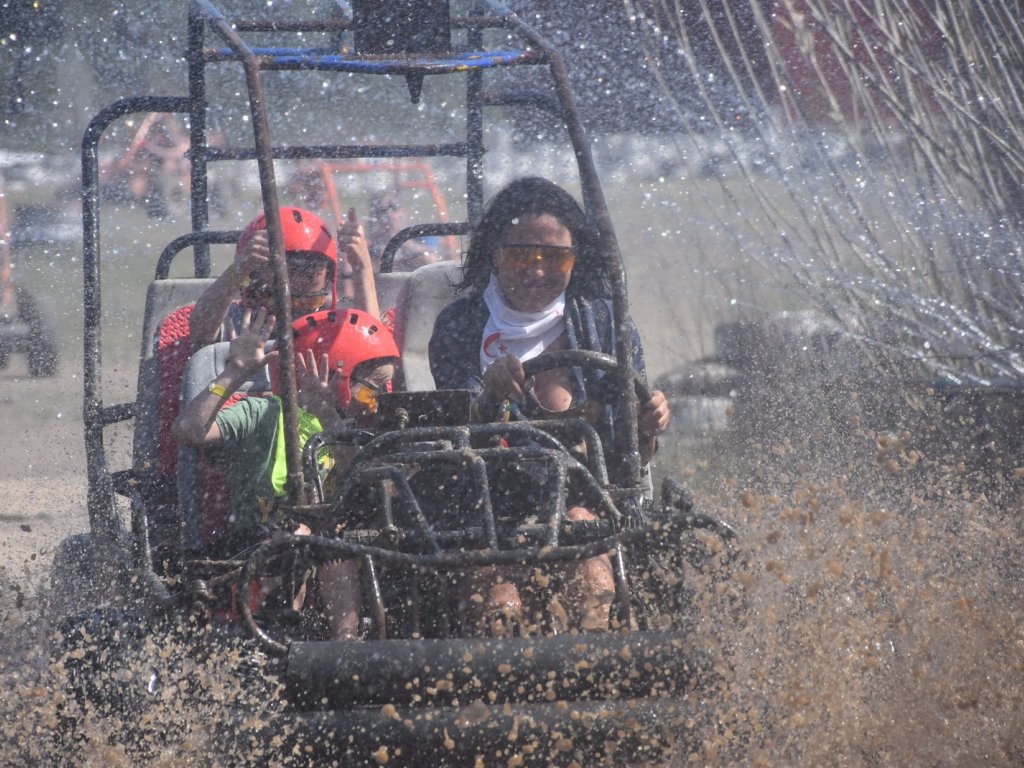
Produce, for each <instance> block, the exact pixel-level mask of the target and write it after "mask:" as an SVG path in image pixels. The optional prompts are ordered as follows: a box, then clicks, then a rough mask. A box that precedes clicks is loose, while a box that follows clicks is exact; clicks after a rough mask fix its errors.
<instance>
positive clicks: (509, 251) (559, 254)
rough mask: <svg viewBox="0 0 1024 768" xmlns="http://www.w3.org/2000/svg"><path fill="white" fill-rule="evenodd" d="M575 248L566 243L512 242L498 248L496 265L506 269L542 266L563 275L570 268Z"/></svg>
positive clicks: (574, 259) (574, 255)
mask: <svg viewBox="0 0 1024 768" xmlns="http://www.w3.org/2000/svg"><path fill="white" fill-rule="evenodd" d="M575 262H576V249H575V248H572V247H571V246H566V245H527V244H518V243H513V244H509V245H503V246H501V247H500V248H498V266H499V267H504V268H506V269H529V268H530V267H534V266H537V265H538V264H539V265H541V266H543V268H544V270H545V271H548V270H553V271H558V272H561V273H562V274H563V275H564V274H568V272H569V271H570V270H572V266H573V264H574V263H575Z"/></svg>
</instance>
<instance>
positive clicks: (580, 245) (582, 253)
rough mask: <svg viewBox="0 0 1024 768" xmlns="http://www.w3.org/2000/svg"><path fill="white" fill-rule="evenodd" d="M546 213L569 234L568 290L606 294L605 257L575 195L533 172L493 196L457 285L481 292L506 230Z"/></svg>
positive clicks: (473, 236) (578, 293)
mask: <svg viewBox="0 0 1024 768" xmlns="http://www.w3.org/2000/svg"><path fill="white" fill-rule="evenodd" d="M542 214H548V215H550V216H554V217H555V218H556V219H558V220H559V221H560V222H561V223H562V225H563V226H565V228H566V229H568V230H569V232H570V233H571V234H572V244H573V246H574V247H575V248H576V263H575V265H574V266H573V270H572V277H571V278H570V279H569V285H568V287H567V288H566V293H567V294H568V295H570V296H580V297H586V298H596V297H598V296H607V295H608V277H607V270H606V266H605V263H606V260H605V259H602V258H599V253H598V251H597V248H598V243H597V238H596V237H595V236H594V230H593V227H592V226H591V224H590V221H589V219H588V218H587V214H586V213H584V211H583V208H582V207H580V204H579V203H577V202H576V199H575V198H574V197H573V196H572V195H570V194H569V193H568V192H566V191H565V190H564V189H562V188H561V187H560V186H558V185H557V184H555V183H553V182H550V181H548V180H547V179H542V178H540V177H537V176H525V177H523V178H519V179H516V180H515V181H513V182H511V183H510V184H508V186H506V187H505V188H504V189H502V190H501V191H500V192H498V193H497V194H496V195H495V196H494V197H492V198H491V200H490V202H489V203H488V204H487V207H486V208H485V209H484V215H483V216H482V217H481V219H480V222H479V223H478V224H477V225H476V227H474V229H473V231H472V233H471V234H470V240H469V249H468V250H467V251H466V258H465V260H464V262H463V267H462V281H461V282H460V283H458V285H456V286H455V288H456V290H457V291H459V292H462V291H467V290H468V291H471V292H474V293H482V292H483V290H484V289H485V288H486V287H487V282H488V280H490V277H491V273H492V272H493V270H494V264H493V256H494V252H495V250H496V249H497V248H498V247H499V246H500V245H501V238H502V235H503V234H504V232H505V230H506V229H507V228H508V226H509V225H511V224H512V222H513V221H514V220H515V219H517V218H519V217H520V216H527V215H534V216H539V215H542Z"/></svg>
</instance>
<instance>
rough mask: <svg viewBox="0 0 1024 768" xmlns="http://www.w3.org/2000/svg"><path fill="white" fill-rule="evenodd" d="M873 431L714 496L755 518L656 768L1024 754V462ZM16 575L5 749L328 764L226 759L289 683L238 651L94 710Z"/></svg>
mask: <svg viewBox="0 0 1024 768" xmlns="http://www.w3.org/2000/svg"><path fill="white" fill-rule="evenodd" d="M858 439H860V440H862V441H863V442H864V443H865V445H869V447H870V448H871V450H868V451H866V452H864V454H863V455H861V456H859V457H857V458H854V459H850V458H849V457H846V458H845V459H844V462H843V463H832V464H831V465H830V466H829V467H828V468H827V469H823V468H822V462H814V461H808V460H806V451H805V450H804V449H805V448H806V446H804V447H803V448H801V447H797V448H794V447H792V446H783V447H776V448H772V449H769V448H762V447H759V448H758V450H755V451H751V452H750V453H751V454H752V455H754V456H755V458H753V459H745V460H744V461H740V462H737V463H736V464H735V465H734V467H733V470H732V471H734V472H735V475H736V478H735V479H730V478H728V477H726V478H725V479H722V480H721V481H720V482H717V483H715V484H712V485H710V486H707V485H705V486H704V487H702V488H701V490H699V492H698V494H697V495H698V503H699V505H700V507H701V508H702V509H703V510H705V511H708V512H713V513H717V514H720V515H721V516H722V517H724V518H726V519H728V520H729V521H730V522H731V523H732V524H733V525H734V526H735V527H736V528H737V529H738V530H739V531H740V533H741V543H740V547H739V549H740V552H739V555H738V556H737V557H736V558H735V559H733V560H732V561H731V562H730V563H729V564H728V565H722V564H719V563H718V558H715V559H713V560H712V561H711V564H710V565H709V567H708V568H707V569H706V570H705V572H703V573H700V572H695V573H694V574H692V578H693V584H694V586H695V587H697V589H696V590H695V592H694V596H693V599H692V603H693V604H692V608H693V613H694V615H695V616H696V617H697V618H698V629H697V633H698V645H700V646H702V647H704V648H705V649H707V651H708V652H709V653H710V654H711V657H712V659H713V670H714V674H713V677H712V682H711V683H710V686H711V687H710V690H709V691H705V692H704V693H703V694H702V697H701V698H702V700H703V704H702V707H701V709H702V715H701V717H700V718H699V719H698V720H697V721H692V722H690V723H689V724H688V725H689V727H691V728H693V729H694V733H691V734H690V735H691V736H692V737H693V738H691V739H687V740H686V741H685V742H683V741H681V742H680V743H685V744H686V747H685V748H682V749H681V750H680V751H679V752H678V753H677V754H675V755H674V756H673V757H672V758H671V759H669V760H667V761H659V762H658V763H657V764H667V765H712V766H714V765H723V766H724V765H736V764H746V765H765V766H792V765H843V766H845V765H848V766H886V765H892V766H897V765H928V766H962V765H988V766H1004V765H1005V766H1011V765H1020V764H1021V763H1022V762H1024V737H1022V736H1021V733H1024V715H1022V714H1021V713H1022V711H1024V701H1022V699H1024V620H1022V619H1024V587H1022V584H1024V579H1022V578H1021V577H1022V570H1024V566H1022V562H1021V557H1020V554H1019V553H1020V542H1021V529H1022V522H1021V516H1020V512H1019V504H1018V502H1017V493H1018V489H1017V487H1016V485H1017V483H1018V482H1019V478H1018V474H1019V473H1017V472H1016V471H1015V470H1014V468H1013V467H1012V466H1007V467H1006V469H1005V470H1004V471H1002V472H994V471H986V469H985V468H984V467H982V468H980V469H978V470H977V471H974V472H972V470H971V469H969V463H967V462H958V461H950V460H949V459H948V457H946V458H944V459H942V460H932V459H931V458H929V456H928V455H927V454H926V453H924V452H919V451H916V450H915V449H914V448H912V447H911V443H912V441H907V440H904V439H902V438H901V437H899V436H895V437H891V436H885V435H872V436H865V435H863V434H862V435H859V436H858ZM812 467H814V468H812ZM706 469H707V467H702V466H701V465H700V464H699V463H697V464H694V465H693V466H692V467H691V468H690V472H697V473H699V472H701V471H702V470H706ZM991 469H992V468H989V470H991ZM684 474H686V472H684ZM997 475H999V476H1001V479H1000V481H999V482H997V483H996V484H994V485H993V484H992V482H991V480H992V478H993V477H995V476H997ZM741 478H742V479H741ZM691 479H695V478H691ZM2 587H3V588H2V592H0V606H2V610H0V620H2V640H0V644H2V646H3V648H2V651H3V653H2V661H0V717H2V719H3V722H4V734H5V735H4V737H3V739H2V745H3V746H2V747H0V754H2V755H3V762H4V764H5V765H26V766H29V765H46V764H55V765H56V764H60V761H61V759H62V755H63V756H64V757H65V758H66V757H68V756H69V755H73V757H71V760H72V762H70V763H68V764H72V765H114V766H118V765H125V766H128V765H147V766H154V765H214V764H250V765H307V764H315V763H310V762H308V761H307V758H305V757H304V756H303V754H301V752H300V753H290V752H289V753H285V752H284V751H282V753H280V754H276V753H274V751H273V749H270V750H269V751H268V750H266V748H265V747H261V748H260V749H258V750H256V751H254V752H253V751H250V748H249V747H246V746H244V745H243V746H238V745H232V746H231V747H230V750H228V751H229V752H230V754H229V755H228V756H225V755H223V754H221V753H222V752H223V751H224V750H225V743H226V741H225V738H224V733H225V730H224V729H225V727H228V728H229V730H232V731H233V732H234V733H236V734H237V733H239V732H242V731H244V729H241V730H240V728H239V726H238V725H237V723H235V724H233V725H230V726H226V724H227V723H228V722H229V721H228V716H227V714H226V713H227V712H228V710H229V709H230V708H229V707H227V706H225V705H226V704H228V703H232V702H233V703H235V704H239V703H242V704H246V705H251V709H250V712H251V714H250V715H249V717H250V718H251V719H250V721H249V723H250V725H251V724H253V723H259V722H261V721H262V720H263V719H266V718H269V717H270V716H271V714H272V712H273V709H274V703H273V702H274V700H275V696H276V693H275V691H274V690H273V689H272V688H268V687H264V686H263V685H253V684H252V681H251V680H250V681H246V679H245V676H244V675H239V674H237V672H238V670H239V669H243V668H244V667H245V659H244V653H245V651H244V649H240V648H239V647H238V646H236V645H231V644H227V645H220V646H217V645H216V644H215V645H214V650H213V651H212V652H205V651H204V652H202V653H197V652H196V650H195V647H194V646H189V647H185V646H183V645H181V644H179V643H177V642H176V641H173V640H169V639H167V637H161V636H160V634H159V633H157V634H156V635H155V636H151V637H147V638H146V639H145V640H144V642H143V646H142V648H143V650H142V651H141V652H139V653H138V654H134V652H126V654H125V656H124V657H117V658H115V656H116V653H115V652H111V655H110V656H104V657H101V659H100V663H101V664H104V665H111V666H115V667H117V668H118V669H119V670H120V672H119V673H118V676H117V677H118V679H119V681H120V682H121V684H123V686H124V690H126V691H128V692H129V693H126V694H125V696H126V698H131V697H133V696H134V697H142V698H143V699H144V704H145V706H144V707H143V708H142V709H141V712H142V714H141V715H140V714H139V711H140V710H138V709H133V708H131V707H122V706H121V704H119V703H117V702H115V703H114V704H112V705H111V706H110V707H108V708H105V709H104V708H98V709H97V708H95V707H88V706H86V707H85V709H81V707H82V706H83V705H81V704H80V703H79V702H78V701H77V700H76V699H75V697H74V695H73V692H71V693H69V692H68V691H67V690H66V688H67V683H68V680H69V679H70V678H71V674H70V672H69V665H71V666H72V667H73V665H74V663H75V661H76V657H75V653H76V651H75V650H71V651H67V650H65V651H64V652H63V655H62V654H61V653H54V649H55V648H57V647H58V644H59V643H61V642H62V641H63V642H65V649H66V638H62V637H61V636H60V632H59V631H58V630H57V628H55V627H53V626H51V625H50V624H49V623H48V619H49V616H48V615H47V610H48V596H47V593H46V588H45V585H43V586H41V587H40V588H39V589H38V590H36V591H32V590H26V589H24V588H22V587H20V586H18V581H17V578H16V574H12V573H10V572H4V573H3V578H2ZM154 671H156V672H157V678H158V679H157V681H156V683H155V684H154V679H153V673H154ZM122 703H123V702H122ZM69 711H75V712H77V713H78V714H79V715H81V716H82V717H83V718H84V722H85V727H84V728H83V729H81V731H80V734H79V737H78V741H76V743H75V744H74V751H73V753H72V752H69V751H68V747H67V745H66V744H63V743H62V742H61V740H60V738H58V737H57V736H56V735H55V734H58V733H59V732H60V728H61V723H62V718H64V717H66V716H67V714H68V712H69ZM672 727H679V726H678V725H674V726H672ZM381 754H384V753H381ZM215 756H216V757H215ZM368 757H370V758H372V757H373V756H372V755H371V756H368ZM378 757H380V755H378ZM225 760H227V762H226V763H225V762H224V761H225ZM624 760H625V758H624V756H622V755H619V756H618V757H617V758H616V762H615V763H614V764H624V762H623V761H624ZM376 762H377V764H386V761H385V762H384V763H381V762H380V761H379V760H377V761H376ZM477 764H478V765H481V764H482V765H512V764H517V763H516V762H515V760H514V759H513V758H510V757H508V756H507V755H506V756H503V757H501V758H500V759H499V758H494V757H491V758H490V759H484V760H483V761H482V762H477ZM636 764H645V763H644V762H643V760H642V758H641V759H639V760H638V761H637V762H636Z"/></svg>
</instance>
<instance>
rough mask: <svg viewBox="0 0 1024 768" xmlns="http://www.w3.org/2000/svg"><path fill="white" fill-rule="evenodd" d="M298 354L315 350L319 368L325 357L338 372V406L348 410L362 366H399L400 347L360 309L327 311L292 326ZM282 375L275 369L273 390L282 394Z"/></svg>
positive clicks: (383, 328) (377, 323)
mask: <svg viewBox="0 0 1024 768" xmlns="http://www.w3.org/2000/svg"><path fill="white" fill-rule="evenodd" d="M292 332H293V333H294V341H293V342H292V346H293V348H294V351H295V354H296V355H300V354H302V353H303V352H305V351H306V350H312V351H313V356H314V358H315V359H316V362H317V365H319V364H320V356H321V355H323V354H324V353H326V354H327V358H328V360H329V361H330V366H331V368H332V369H335V370H337V371H338V376H337V377H336V381H337V386H338V403H339V404H340V405H341V407H342V408H347V407H348V404H349V400H351V398H352V388H351V378H352V372H353V371H354V370H355V369H356V368H357V367H358V366H359V365H361V364H362V363H365V362H367V361H369V360H377V359H380V360H381V363H382V364H383V363H385V362H398V358H399V354H398V346H397V345H396V344H395V337H394V336H392V335H391V331H389V330H388V328H387V326H385V325H384V324H383V323H382V322H381V321H380V320H377V319H376V318H375V317H374V316H373V315H371V314H369V313H368V312H363V311H361V310H358V309H346V310H333V309H325V310H321V311H320V312H314V313H312V314H310V315H306V316H304V317H301V318H299V319H298V320H296V321H295V322H294V323H292ZM279 383H280V374H279V373H278V370H277V366H272V367H271V387H272V388H273V389H274V390H275V391H279Z"/></svg>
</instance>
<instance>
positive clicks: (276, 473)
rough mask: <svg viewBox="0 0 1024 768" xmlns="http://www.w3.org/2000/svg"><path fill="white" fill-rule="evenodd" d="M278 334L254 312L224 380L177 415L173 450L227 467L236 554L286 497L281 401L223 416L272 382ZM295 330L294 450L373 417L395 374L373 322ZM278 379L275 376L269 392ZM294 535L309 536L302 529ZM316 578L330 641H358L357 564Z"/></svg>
mask: <svg viewBox="0 0 1024 768" xmlns="http://www.w3.org/2000/svg"><path fill="white" fill-rule="evenodd" d="M274 324H275V321H274V317H273V316H271V315H268V314H267V310H266V309H264V308H260V309H258V310H256V312H255V315H253V312H252V310H251V309H248V308H247V309H246V310H245V311H244V313H243V318H242V329H241V333H240V334H238V335H237V336H235V337H234V338H233V339H232V341H231V346H230V350H229V354H228V362H227V365H226V367H225V369H224V372H223V373H221V374H220V375H219V376H218V377H217V378H216V379H214V380H213V381H212V382H210V385H209V387H208V388H207V390H206V391H203V392H201V393H200V394H198V395H196V396H195V397H194V398H193V399H192V400H191V401H190V402H188V403H185V404H184V405H183V406H182V408H181V411H180V412H179V414H178V417H177V419H176V420H175V422H174V426H173V434H174V437H175V439H176V440H178V441H179V442H181V443H184V444H186V445H191V446H195V447H196V448H200V449H203V450H205V451H206V452H207V456H208V458H209V459H211V460H212V461H215V462H217V463H219V464H221V465H222V466H223V467H224V470H225V473H226V475H227V480H228V485H229V488H230V491H231V514H230V518H229V520H230V531H229V534H228V535H229V536H230V537H231V538H230V542H231V546H232V547H233V549H234V551H240V550H242V549H244V548H245V547H247V546H251V545H252V544H256V543H259V542H260V541H263V540H264V539H265V538H266V537H267V535H268V528H267V527H266V524H265V523H266V522H267V521H266V520H265V519H264V518H265V517H266V516H267V515H268V514H272V512H271V511H272V509H273V502H274V500H275V499H279V498H281V497H283V496H284V494H285V480H286V477H287V467H286V462H285V455H284V419H283V416H282V407H281V399H280V397H278V396H277V394H273V395H271V396H270V397H247V398H245V399H244V400H241V401H240V402H238V403H235V404H234V405H232V406H230V407H227V408H222V406H223V405H224V403H225V401H226V400H227V399H228V398H229V397H231V395H232V394H233V393H234V392H235V391H236V390H237V389H238V388H239V387H241V385H242V384H243V383H245V382H247V381H249V380H251V379H252V378H253V377H254V375H255V374H256V373H257V372H258V371H259V370H260V369H261V368H262V367H263V366H264V365H268V364H269V365H270V366H271V368H270V370H271V373H273V372H274V370H275V366H276V364H277V362H276V360H277V356H278V353H277V352H276V351H272V352H266V351H265V347H266V344H267V341H268V340H269V339H270V337H271V333H272V332H273V330H274ZM293 328H294V333H295V340H294V348H295V354H296V376H297V379H298V404H299V409H300V410H299V432H300V442H301V443H302V445H305V443H306V441H307V440H308V439H309V438H310V437H312V436H313V435H314V434H317V433H318V432H321V431H324V430H327V431H331V430H336V429H339V428H340V427H342V426H343V425H344V424H345V420H346V419H359V418H360V417H363V416H366V415H369V414H371V413H373V412H375V411H376V402H377V396H378V395H379V394H380V393H381V392H383V391H385V390H386V389H387V387H388V385H389V383H390V381H391V379H392V377H393V376H394V374H395V366H396V364H397V362H398V348H397V347H396V346H395V341H394V338H393V337H392V336H391V333H390V332H389V331H388V330H387V328H385V327H384V326H383V325H382V324H381V322H380V321H379V320H377V319H376V318H373V317H371V316H370V315H368V314H367V313H365V312H360V311H359V310H354V309H350V310H343V311H334V310H325V311H322V312H317V313H315V314H311V315H308V316H306V317H304V318H301V319H299V320H297V321H295V323H294V324H293ZM277 378H278V377H277V376H273V375H272V376H271V380H272V382H275V381H276V379H277ZM276 388H277V387H276V386H275V389H276ZM334 460H335V471H343V470H344V469H345V467H346V466H347V463H348V462H349V461H350V460H351V456H350V455H344V454H343V453H342V452H341V451H335V453H334ZM271 521H272V517H271ZM293 532H294V533H298V534H308V533H310V530H309V528H308V527H307V526H306V525H300V526H299V527H298V528H297V529H296V530H294V531H293ZM318 572H319V578H320V585H321V593H322V595H323V598H324V607H325V614H326V616H327V620H328V624H329V626H330V628H331V634H332V637H333V639H354V638H356V637H357V630H358V621H359V595H360V592H359V561H358V560H343V561H340V562H337V563H331V564H329V565H324V566H322V567H320V568H319V571H318ZM296 607H299V606H296Z"/></svg>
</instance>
